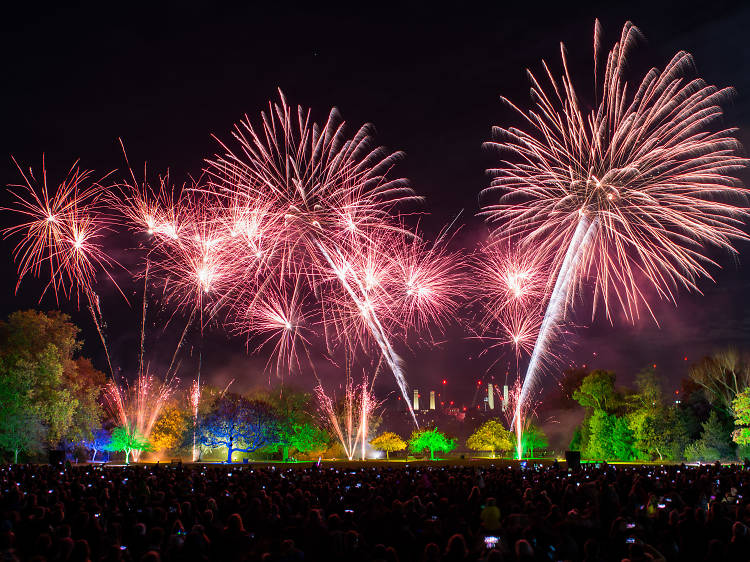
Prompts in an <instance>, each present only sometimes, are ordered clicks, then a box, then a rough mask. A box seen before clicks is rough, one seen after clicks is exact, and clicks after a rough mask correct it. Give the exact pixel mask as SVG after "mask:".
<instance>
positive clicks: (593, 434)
mask: <svg viewBox="0 0 750 562" xmlns="http://www.w3.org/2000/svg"><path fill="white" fill-rule="evenodd" d="M615 419H616V418H615V416H613V415H611V414H608V413H607V412H605V411H604V410H601V409H598V408H597V409H595V410H594V411H593V412H592V413H591V416H590V417H589V418H588V439H587V440H586V443H585V446H584V448H583V454H584V456H585V457H586V458H589V459H614V458H615V451H614V447H613V445H612V435H613V433H614V430H615Z"/></svg>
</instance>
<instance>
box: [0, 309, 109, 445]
mask: <svg viewBox="0 0 750 562" xmlns="http://www.w3.org/2000/svg"><path fill="white" fill-rule="evenodd" d="M77 334H78V328H77V327H76V326H75V325H74V324H72V323H71V322H70V319H69V318H68V316H66V315H64V314H61V313H58V312H49V313H43V312H38V311H35V310H26V311H18V312H14V313H12V314H11V315H10V316H8V319H7V320H6V321H4V322H0V432H2V431H3V429H2V427H3V425H4V423H5V414H7V415H8V416H10V414H11V413H12V412H13V409H12V408H11V407H10V405H11V403H12V404H13V406H14V407H16V406H17V407H18V408H19V409H20V410H22V411H23V416H24V417H27V416H29V415H31V416H33V417H35V418H36V419H37V420H38V423H35V424H34V427H35V428H39V427H41V428H42V431H41V433H39V432H37V431H36V430H35V431H34V439H31V440H30V441H29V443H30V444H32V443H37V444H41V443H40V442H39V438H41V441H42V442H44V441H46V442H47V444H48V445H53V446H56V445H58V444H59V443H60V442H61V441H63V442H68V443H69V442H78V441H81V440H84V439H88V438H90V437H91V431H92V429H94V428H95V427H98V425H99V423H100V419H101V406H100V404H99V395H100V393H101V388H102V384H103V381H104V375H103V374H102V373H100V372H99V371H97V370H96V369H94V368H93V366H92V365H91V363H90V361H88V360H86V359H82V358H74V357H73V356H74V354H75V353H76V352H77V351H78V350H79V349H80V345H81V344H80V341H79V340H78V339H77ZM15 419H16V420H17V419H18V417H17V416H16V418H15ZM8 423H9V424H10V426H12V425H13V424H14V423H15V421H13V420H11V419H10V417H9V418H8Z"/></svg>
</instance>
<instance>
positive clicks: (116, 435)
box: [105, 426, 151, 464]
mask: <svg viewBox="0 0 750 562" xmlns="http://www.w3.org/2000/svg"><path fill="white" fill-rule="evenodd" d="M105 450H106V451H112V452H117V451H123V452H124V453H125V464H130V453H132V452H133V451H150V450H151V444H150V443H149V441H148V439H146V438H145V437H144V436H143V435H142V434H141V433H140V432H139V431H138V430H137V429H135V428H130V427H127V426H119V427H116V428H114V429H113V430H112V436H111V437H110V438H109V443H108V444H107V445H106V447H105Z"/></svg>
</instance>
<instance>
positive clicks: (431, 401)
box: [430, 390, 435, 410]
mask: <svg viewBox="0 0 750 562" xmlns="http://www.w3.org/2000/svg"><path fill="white" fill-rule="evenodd" d="M434 409H435V391H434V390H431V391H430V410H434Z"/></svg>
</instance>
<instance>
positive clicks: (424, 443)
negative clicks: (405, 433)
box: [409, 429, 456, 461]
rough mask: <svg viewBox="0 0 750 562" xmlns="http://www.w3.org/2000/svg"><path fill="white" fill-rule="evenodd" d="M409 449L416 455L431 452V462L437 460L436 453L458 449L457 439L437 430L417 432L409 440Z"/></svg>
mask: <svg viewBox="0 0 750 562" xmlns="http://www.w3.org/2000/svg"><path fill="white" fill-rule="evenodd" d="M409 448H410V449H411V450H412V451H414V452H415V453H421V452H422V451H427V450H428V451H430V460H432V461H434V460H435V451H438V452H440V453H448V452H450V451H452V450H453V449H455V448H456V441H455V439H451V438H449V437H448V436H447V435H445V433H443V432H442V431H438V430H437V429H422V430H415V431H414V433H412V435H411V439H409Z"/></svg>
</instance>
